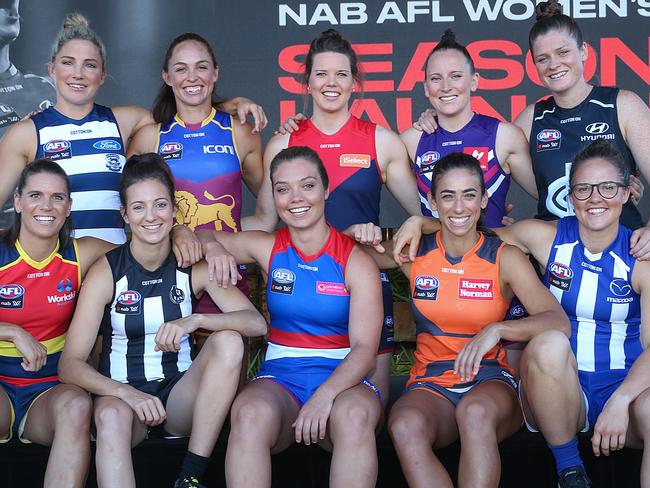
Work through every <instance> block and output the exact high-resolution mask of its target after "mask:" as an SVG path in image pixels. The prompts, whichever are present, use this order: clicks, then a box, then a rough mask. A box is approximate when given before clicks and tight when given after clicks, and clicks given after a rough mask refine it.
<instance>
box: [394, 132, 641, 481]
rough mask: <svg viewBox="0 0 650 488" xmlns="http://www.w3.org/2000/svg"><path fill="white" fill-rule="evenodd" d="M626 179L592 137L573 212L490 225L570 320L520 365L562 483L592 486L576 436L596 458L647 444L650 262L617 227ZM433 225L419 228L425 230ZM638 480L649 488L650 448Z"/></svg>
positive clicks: (605, 145)
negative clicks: (536, 273) (533, 269)
mask: <svg viewBox="0 0 650 488" xmlns="http://www.w3.org/2000/svg"><path fill="white" fill-rule="evenodd" d="M629 181H630V170H629V169H628V166H627V165H626V163H625V160H624V159H623V156H622V154H621V153H620V151H619V150H618V149H617V148H616V147H614V146H613V145H612V144H611V143H610V142H608V141H605V140H598V141H596V142H594V143H592V144H591V145H589V146H587V147H586V148H585V149H583V150H582V151H581V152H580V153H579V154H578V155H577V156H576V157H575V159H574V161H573V164H572V166H571V172H570V175H569V183H570V192H569V197H570V199H571V203H572V205H573V206H574V208H575V216H571V217H564V218H561V219H560V220H558V221H554V222H545V221H541V220H523V221H521V222H517V223H515V224H513V225H511V226H509V227H504V228H500V229H495V232H496V233H497V234H498V235H499V237H500V238H501V239H503V240H504V241H506V242H508V243H510V244H514V245H517V246H518V247H520V248H521V249H522V250H523V251H525V252H527V253H529V254H531V255H532V256H534V257H535V259H536V260H537V262H538V263H539V264H540V268H542V269H543V272H544V276H543V281H544V284H545V285H546V286H547V287H548V288H549V289H550V291H551V293H552V294H553V295H554V296H555V297H556V299H557V300H558V301H559V302H560V303H561V304H562V308H563V309H564V311H565V312H566V313H567V315H568V316H569V319H570V321H571V336H570V338H569V339H568V340H567V337H566V336H564V335H563V334H561V333H558V332H556V331H551V332H548V333H544V334H541V335H540V336H538V337H535V338H534V339H533V340H532V341H531V342H530V343H529V344H528V345H527V346H526V349H525V351H524V355H523V357H522V363H521V380H522V390H523V395H522V403H523V406H524V412H525V415H526V420H527V424H528V426H529V428H531V429H538V430H539V431H540V432H541V433H542V434H543V435H544V437H545V439H546V441H547V443H548V445H549V447H550V449H551V451H552V453H553V456H554V458H555V461H556V469H557V472H558V478H559V482H560V484H559V486H561V487H565V486H581V487H582V486H584V487H588V486H591V484H590V482H589V480H588V478H587V475H586V473H585V470H584V464H583V462H582V460H581V458H580V455H579V453H578V442H577V438H576V431H578V430H588V429H589V428H593V430H594V435H593V437H592V447H593V451H594V454H596V455H597V456H598V455H600V454H604V455H609V454H610V453H611V452H612V451H616V450H619V449H622V448H623V447H624V446H630V447H634V448H642V447H643V446H644V444H645V443H646V442H650V352H648V351H647V348H648V345H649V344H650V318H648V317H646V316H645V315H642V311H643V312H646V313H647V312H648V310H650V263H649V262H648V261H639V260H637V259H636V258H635V257H634V256H633V255H631V254H630V247H631V246H630V244H631V238H632V231H631V230H630V229H628V228H627V227H624V226H623V225H620V224H619V217H620V215H621V212H622V209H623V205H624V204H625V202H626V201H627V200H628V198H629V197H630V188H629ZM411 219H414V217H411ZM413 222H414V221H413V220H412V221H411V223H409V225H408V226H406V227H403V229H402V230H401V231H400V233H399V234H400V236H399V242H396V243H395V246H394V249H395V253H399V252H400V251H401V249H402V248H403V247H404V245H405V243H409V242H410V244H411V251H410V252H411V254H412V253H414V246H416V245H417V240H418V239H417V236H418V235H419V232H420V231H419V227H420V226H421V225H422V223H421V222H417V224H416V225H413ZM437 226H438V224H437V223H436V222H435V221H428V222H427V223H425V224H424V227H427V230H430V229H431V228H434V229H435V228H437ZM416 227H417V228H416ZM641 480H642V483H641V484H642V486H644V487H646V488H647V487H650V451H647V452H645V453H644V457H643V464H642V469H641Z"/></svg>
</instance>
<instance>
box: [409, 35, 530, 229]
mask: <svg viewBox="0 0 650 488" xmlns="http://www.w3.org/2000/svg"><path fill="white" fill-rule="evenodd" d="M478 84H479V75H478V73H477V72H476V70H475V69H474V61H473V60H472V58H471V56H470V55H469V53H468V52H467V49H466V48H465V46H463V45H462V44H459V43H458V42H457V41H456V36H455V34H454V33H453V31H452V30H450V29H448V30H447V31H446V32H445V33H444V35H443V36H442V38H441V39H440V42H439V43H438V44H437V45H436V47H435V48H434V49H433V51H431V54H429V57H428V58H427V61H426V63H425V79H424V94H425V95H426V97H427V98H428V99H429V101H430V102H431V105H432V106H433V108H434V109H435V118H433V116H430V118H431V120H426V121H422V122H427V127H428V125H429V124H432V125H435V126H436V127H435V130H434V131H433V132H431V133H423V132H422V131H420V130H417V129H415V128H411V129H408V130H406V131H405V132H403V133H402V134H401V135H400V137H401V138H402V141H403V142H404V144H405V145H406V149H407V150H408V152H409V156H410V157H411V160H412V161H413V171H414V173H415V177H416V178H417V182H418V192H419V195H420V203H421V206H422V214H423V215H427V216H431V215H433V212H432V210H431V207H430V206H429V202H428V199H427V194H428V192H429V188H430V187H431V175H432V174H433V168H434V166H435V165H436V163H437V161H438V160H440V159H441V158H443V157H444V156H446V155H447V154H449V153H452V152H464V153H465V154H470V155H472V156H474V157H475V158H476V159H477V160H478V161H479V163H481V169H482V170H483V178H484V180H485V186H486V189H487V193H488V197H489V200H488V206H487V212H486V215H485V225H486V226H488V227H500V226H501V225H503V224H502V220H503V217H505V216H506V215H507V211H506V194H507V193H508V188H509V187H510V176H511V175H512V177H513V178H514V179H515V181H517V183H519V184H520V185H521V186H522V187H523V188H524V189H525V190H526V191H527V192H528V193H530V194H531V195H532V196H533V197H535V198H537V190H536V189H535V185H534V183H533V173H532V168H531V163H530V156H529V155H528V144H527V143H526V138H525V137H524V134H523V133H522V132H521V130H520V129H519V128H518V127H516V126H515V125H513V124H509V123H507V122H501V121H499V120H498V119H495V118H494V117H490V116H487V115H482V114H478V113H474V112H473V111H472V108H471V106H470V95H471V93H472V92H474V91H475V90H476V89H477V87H478ZM422 125H424V123H423V124H422Z"/></svg>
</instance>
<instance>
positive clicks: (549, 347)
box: [522, 330, 573, 375]
mask: <svg viewBox="0 0 650 488" xmlns="http://www.w3.org/2000/svg"><path fill="white" fill-rule="evenodd" d="M572 358H573V352H572V351H571V344H570V343H569V339H568V338H567V336H566V335H564V334H563V333H562V332H560V331H558V330H548V331H545V332H543V333H541V334H539V335H537V336H535V337H533V339H532V340H531V341H530V342H529V343H528V345H527V346H526V349H525V350H524V355H523V357H522V371H523V370H525V371H528V372H531V371H532V370H536V371H539V372H540V373H542V374H545V375H557V374H564V373H566V371H567V369H566V368H567V364H569V363H571V361H572Z"/></svg>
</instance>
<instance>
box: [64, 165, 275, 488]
mask: <svg viewBox="0 0 650 488" xmlns="http://www.w3.org/2000/svg"><path fill="white" fill-rule="evenodd" d="M120 199H121V201H122V214H123V216H124V220H125V221H126V222H127V223H128V224H129V225H130V226H131V232H132V238H131V241H130V242H128V243H125V244H123V245H122V246H120V247H118V248H117V249H114V250H113V251H111V252H109V253H108V254H106V256H105V257H104V258H102V259H101V260H100V261H98V262H97V263H96V264H95V265H94V266H93V267H92V269H91V270H90V271H89V274H88V279H87V280H86V281H85V282H84V286H83V289H82V292H81V294H80V298H79V303H78V305H77V309H76V310H75V315H74V317H73V319H72V323H71V325H70V333H69V334H68V344H66V349H65V350H64V353H63V356H62V358H61V365H60V374H61V378H62V379H63V380H64V381H65V382H67V383H73V384H76V385H79V386H81V387H82V388H84V389H86V390H88V391H89V392H91V393H93V394H95V395H97V398H96V399H95V414H94V417H95V426H96V428H97V456H96V466H97V477H98V483H99V485H100V486H135V479H134V474H133V469H132V460H131V446H132V445H135V444H138V443H139V442H140V441H142V440H143V439H144V437H145V435H146V434H147V429H148V427H150V426H155V425H162V426H163V427H164V429H165V430H166V431H167V432H169V433H171V434H173V435H190V442H189V447H188V452H187V454H186V456H185V459H184V461H183V466H182V471H181V473H180V475H179V479H178V480H177V482H176V484H175V487H190V486H191V487H197V486H201V485H199V483H200V479H201V477H202V475H203V473H204V471H205V469H206V466H207V463H208V460H209V456H210V454H211V453H212V449H213V448H214V444H215V442H216V441H217V437H218V435H219V432H220V430H221V426H222V425H223V422H224V419H225V417H226V415H227V414H228V411H229V409H230V404H231V402H232V399H233V398H234V396H235V393H236V390H237V385H238V383H239V372H240V370H241V363H242V355H243V343H242V338H241V335H240V334H243V335H246V336H258V335H262V334H264V333H265V332H266V324H265V322H264V319H263V318H262V317H261V316H260V314H259V313H258V312H257V311H255V308H254V307H253V305H252V304H251V303H250V301H249V300H247V299H246V297H245V296H244V295H243V294H242V293H241V292H240V291H239V290H238V289H237V288H235V287H230V288H227V289H225V288H219V287H218V286H217V284H216V283H214V282H210V281H208V273H207V264H206V263H205V261H201V262H199V263H198V264H195V265H193V266H191V267H181V266H180V265H177V263H176V260H175V259H174V255H173V253H172V250H171V240H170V231H171V228H172V225H173V219H174V214H175V213H176V208H175V205H174V182H173V176H172V174H171V171H170V170H169V167H168V166H167V164H166V163H165V162H164V161H163V160H162V158H161V157H160V156H158V155H157V154H153V153H149V154H144V155H142V156H132V157H131V158H130V159H129V160H128V161H127V163H126V165H125V168H124V175H123V178H122V182H121V185H120ZM204 292H206V293H209V294H210V296H211V297H212V299H213V300H214V301H215V303H216V304H217V305H218V306H219V307H220V308H221V309H222V310H223V313H221V314H197V313H192V305H193V303H194V302H195V300H196V299H198V298H200V296H201V295H202V294H203V293H204ZM100 324H101V327H102V329H104V330H106V333H105V334H104V335H103V336H104V337H103V340H104V342H103V348H102V352H101V356H100V366H99V372H98V371H96V370H95V369H93V368H92V367H91V366H90V365H89V364H88V363H87V362H86V358H87V357H88V354H89V353H90V350H91V348H92V346H93V344H94V342H95V338H96V337H97V332H98V330H99V328H100ZM199 327H203V328H204V329H207V330H210V331H213V332H214V333H213V334H212V335H211V336H210V337H209V338H208V339H207V340H206V342H205V345H204V347H203V349H202V350H201V352H200V353H199V354H198V356H197V357H196V358H195V359H194V361H192V359H191V357H190V343H189V340H188V338H189V335H190V334H191V333H192V332H193V331H195V330H196V329H197V328H199ZM197 480H198V481H197Z"/></svg>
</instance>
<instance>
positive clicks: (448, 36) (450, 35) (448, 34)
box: [440, 29, 456, 43]
mask: <svg viewBox="0 0 650 488" xmlns="http://www.w3.org/2000/svg"><path fill="white" fill-rule="evenodd" d="M440 42H441V43H453V42H456V33H455V32H454V31H453V30H452V29H447V30H446V31H445V32H444V34H443V35H442V37H441V38H440Z"/></svg>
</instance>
